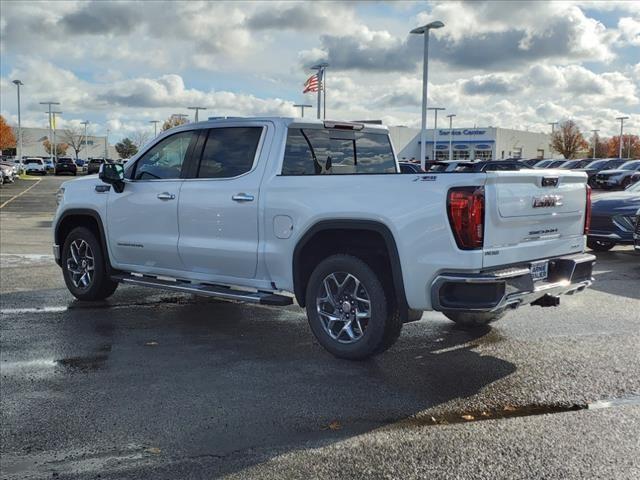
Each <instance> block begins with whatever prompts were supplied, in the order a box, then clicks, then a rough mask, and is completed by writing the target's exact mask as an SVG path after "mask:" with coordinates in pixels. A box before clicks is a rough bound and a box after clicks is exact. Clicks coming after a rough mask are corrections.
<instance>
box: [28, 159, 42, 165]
mask: <svg viewBox="0 0 640 480" xmlns="http://www.w3.org/2000/svg"><path fill="white" fill-rule="evenodd" d="M24 163H25V165H28V164H34V163H35V164H38V165H41V164H42V160H36V159H29V160H25V161H24Z"/></svg>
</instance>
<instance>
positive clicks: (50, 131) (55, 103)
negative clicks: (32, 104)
mask: <svg viewBox="0 0 640 480" xmlns="http://www.w3.org/2000/svg"><path fill="white" fill-rule="evenodd" d="M40 105H49V112H48V113H49V145H50V146H51V148H53V145H52V144H51V142H52V141H53V129H52V125H51V105H60V102H40ZM49 153H51V152H49Z"/></svg>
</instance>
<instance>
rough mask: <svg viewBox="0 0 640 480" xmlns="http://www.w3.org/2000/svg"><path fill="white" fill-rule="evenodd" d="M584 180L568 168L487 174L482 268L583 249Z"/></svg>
mask: <svg viewBox="0 0 640 480" xmlns="http://www.w3.org/2000/svg"><path fill="white" fill-rule="evenodd" d="M586 180H587V176H586V174H584V173H581V172H572V171H567V170H520V171H499V172H489V173H487V181H486V184H485V198H486V207H485V208H486V211H485V232H484V252H483V253H484V255H483V267H485V268H486V267H492V266H497V265H508V264H513V263H522V262H528V261H532V260H536V259H541V258H546V257H552V256H558V255H566V254H569V253H573V252H580V251H582V250H583V248H584V220H585V207H586V188H587V187H586Z"/></svg>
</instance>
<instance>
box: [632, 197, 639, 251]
mask: <svg viewBox="0 0 640 480" xmlns="http://www.w3.org/2000/svg"><path fill="white" fill-rule="evenodd" d="M633 249H634V250H635V251H636V252H638V253H640V208H639V209H638V211H637V212H636V228H635V229H634V231H633Z"/></svg>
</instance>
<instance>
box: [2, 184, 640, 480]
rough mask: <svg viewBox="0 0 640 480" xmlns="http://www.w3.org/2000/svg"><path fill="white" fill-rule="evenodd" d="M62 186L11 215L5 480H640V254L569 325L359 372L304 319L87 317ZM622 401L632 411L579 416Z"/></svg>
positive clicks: (162, 309)
mask: <svg viewBox="0 0 640 480" xmlns="http://www.w3.org/2000/svg"><path fill="white" fill-rule="evenodd" d="M65 180H67V178H56V177H49V176H48V177H44V178H42V181H41V182H40V183H38V185H36V186H34V187H33V188H32V189H31V190H29V191H28V192H26V193H24V194H23V195H21V196H20V197H16V198H15V199H14V200H12V201H11V202H10V203H8V204H6V205H5V206H4V207H3V208H2V209H1V210H0V222H1V225H2V228H1V229H0V232H1V233H0V234H1V237H0V243H1V245H2V248H1V256H0V262H1V263H0V266H1V268H0V282H1V289H2V302H1V303H2V304H1V307H0V311H1V312H0V332H1V336H0V373H1V377H0V378H1V382H2V383H1V387H2V388H1V389H0V392H1V393H0V394H1V399H0V400H1V407H2V408H1V414H0V415H1V417H0V425H1V426H0V440H1V444H2V452H1V453H2V477H3V478H5V477H6V478H42V477H51V476H52V475H54V474H56V475H59V476H60V477H62V478H94V477H96V476H98V475H100V476H101V478H122V477H127V478H149V477H153V478H189V477H193V478H202V477H216V476H222V475H230V476H236V477H238V478H247V477H250V478H282V477H285V476H288V477H323V478H337V477H342V478H377V477H384V476H386V477H401V478H423V477H425V476H428V477H430V478H455V477H456V476H458V477H461V478H469V477H472V476H473V477H474V478H516V477H517V478H522V477H529V478H542V477H544V478H637V476H638V475H639V474H640V460H639V459H638V456H637V451H638V449H639V447H640V434H638V432H639V431H640V401H639V400H638V399H639V398H640V375H638V372H639V371H640V351H639V350H640V349H638V345H639V344H640V328H639V327H640V288H638V285H639V284H640V256H638V255H637V254H634V252H633V250H632V248H630V247H625V248H615V249H614V250H612V251H611V252H606V253H604V254H598V263H597V265H596V271H595V277H596V283H595V284H594V287H593V288H592V289H591V290H590V291H588V292H587V293H585V294H582V295H576V296H574V297H566V298H563V299H562V303H561V307H560V308H557V309H552V308H548V309H542V308H539V307H525V308H522V309H520V310H518V311H517V312H515V313H513V314H510V315H509V316H507V317H506V318H505V319H504V320H502V321H500V322H498V323H497V324H496V325H495V327H494V328H492V329H487V330H483V331H480V332H478V333H475V334H469V333H466V332H463V331H460V330H458V329H456V328H455V327H453V324H451V323H450V322H448V321H447V320H446V319H445V318H444V317H443V316H442V315H440V314H437V313H426V314H425V315H424V316H423V320H422V321H420V322H416V323H411V324H408V325H406V326H405V328H404V330H403V333H402V335H401V337H400V340H399V341H398V342H397V344H396V345H395V346H394V347H393V348H392V349H391V350H389V351H388V352H387V353H386V354H384V355H382V356H379V357H376V358H374V359H373V360H370V361H367V362H348V361H341V360H337V359H335V358H333V357H331V356H330V355H329V354H327V353H326V352H325V351H324V350H323V349H322V348H321V347H320V346H319V345H318V344H317V343H316V342H315V341H314V340H313V337H312V335H311V333H310V332H309V330H308V327H307V325H306V320H305V317H304V315H303V312H302V311H301V310H299V309H297V308H289V309H271V308H266V307H258V306H250V305H242V304H236V303H229V302H220V301H211V300H203V299H196V298H193V297H190V296H185V295H176V294H172V293H164V292H158V291H154V290H143V289H138V288H132V287H122V286H121V287H120V288H119V289H118V291H117V292H116V294H115V295H114V296H113V297H112V298H111V299H110V300H108V301H106V302H104V303H101V304H98V305H92V304H83V303H81V302H77V301H74V300H73V299H72V297H71V296H70V294H69V293H68V292H67V290H66V289H65V288H64V283H63V281H62V276H61V274H60V271H59V269H58V268H57V267H56V266H55V264H54V263H53V257H52V256H51V249H50V243H51V240H50V231H49V227H50V221H51V217H52V213H53V209H54V208H55V201H54V200H55V197H54V194H55V191H56V190H57V188H58V186H59V185H60V184H61V183H62V182H63V181H65ZM25 183H26V181H23V182H22V184H25ZM19 185H20V184H16V189H17V190H16V193H15V194H13V195H16V194H18V193H19V192H20V191H23V190H24V188H25V187H24V186H22V187H20V186H19ZM31 185H32V182H29V184H28V185H27V187H28V186H31ZM10 187H11V188H13V186H10ZM20 188H21V189H22V190H20ZM7 192H8V189H7V190H5V189H3V190H1V194H2V202H0V203H4V202H5V201H6V200H7V198H11V195H9V193H7ZM5 197H6V198H5ZM610 399H623V400H624V401H622V402H614V403H613V406H611V408H602V409H596V410H588V409H583V408H584V407H585V406H586V405H588V404H593V405H595V406H598V405H601V406H602V404H594V402H598V401H602V400H610ZM551 411H555V412H556V413H548V414H544V413H545V412H551ZM540 413H542V415H538V414H540ZM534 414H535V415H534ZM518 415H522V416H518ZM496 416H507V417H510V418H504V419H497V420H496V419H491V418H492V417H496ZM483 418H489V419H488V420H486V421H477V420H478V419H483ZM434 423H435V424H434ZM445 423H446V424H448V425H445Z"/></svg>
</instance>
